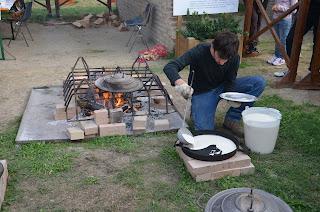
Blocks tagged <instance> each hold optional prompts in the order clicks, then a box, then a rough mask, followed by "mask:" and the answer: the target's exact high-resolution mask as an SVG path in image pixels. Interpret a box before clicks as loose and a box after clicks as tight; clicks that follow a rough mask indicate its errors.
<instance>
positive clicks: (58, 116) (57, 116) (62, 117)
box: [53, 111, 67, 121]
mask: <svg viewBox="0 0 320 212" xmlns="http://www.w3.org/2000/svg"><path fill="white" fill-rule="evenodd" d="M53 116H54V120H56V121H59V120H66V119H67V115H66V112H62V113H57V112H56V111H54V113H53Z"/></svg>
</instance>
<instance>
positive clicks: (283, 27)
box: [274, 19, 292, 59]
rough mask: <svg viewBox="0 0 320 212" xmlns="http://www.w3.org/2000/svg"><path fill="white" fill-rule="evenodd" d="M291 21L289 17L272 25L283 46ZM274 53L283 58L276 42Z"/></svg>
mask: <svg viewBox="0 0 320 212" xmlns="http://www.w3.org/2000/svg"><path fill="white" fill-rule="evenodd" d="M291 23H292V22H291V19H282V20H281V21H280V22H278V23H277V24H275V25H274V29H275V31H276V33H277V35H278V36H279V39H280V42H281V44H283V46H286V39H287V36H288V33H289V31H290V28H291ZM274 55H275V56H276V57H279V58H282V59H283V58H284V56H283V55H282V54H281V52H280V48H279V46H278V45H277V44H276V45H275V50H274Z"/></svg>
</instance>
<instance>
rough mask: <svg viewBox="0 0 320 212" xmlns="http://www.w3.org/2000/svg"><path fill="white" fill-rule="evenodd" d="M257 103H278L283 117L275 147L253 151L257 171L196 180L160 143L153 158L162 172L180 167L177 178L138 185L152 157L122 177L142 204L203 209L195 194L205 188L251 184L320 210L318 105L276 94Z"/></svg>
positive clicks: (155, 208)
mask: <svg viewBox="0 0 320 212" xmlns="http://www.w3.org/2000/svg"><path fill="white" fill-rule="evenodd" d="M258 105H260V106H267V107H273V108H277V109H279V110H280V111H281V113H282V116H283V118H282V121H281V127H280V134H279V139H278V141H277V146H276V149H275V151H274V153H273V154H269V155H257V154H251V157H252V161H253V164H254V165H255V167H256V172H255V174H254V175H250V176H241V177H225V178H222V179H219V180H216V181H213V182H200V183H195V182H194V180H193V179H192V178H191V176H190V174H189V173H188V172H187V170H186V168H185V167H184V165H183V163H182V161H181V159H180V158H179V157H178V155H177V154H176V152H175V150H174V148H172V144H168V145H165V146H164V147H163V148H162V150H161V153H160V156H159V158H158V159H157V160H152V161H150V162H149V163H152V164H153V163H156V164H157V169H158V170H159V172H167V173H176V174H177V176H176V177H177V179H178V181H177V182H176V183H173V184H171V183H168V182H163V181H159V182H154V183H152V186H149V187H146V186H144V187H143V186H136V183H139V185H140V183H141V180H142V179H143V170H144V167H145V166H146V165H147V164H148V161H144V162H139V163H132V165H133V166H134V169H133V170H126V171H124V172H122V173H121V175H120V176H118V177H120V180H119V181H121V182H124V183H125V184H127V185H129V186H134V187H135V188H136V189H137V195H138V197H137V198H138V199H140V202H139V207H140V208H139V210H146V211H149V210H152V211H177V210H178V211H199V210H200V208H199V207H198V205H197V199H198V198H199V197H200V196H201V195H202V194H203V193H208V194H209V195H210V196H213V195H214V194H216V193H217V192H219V191H221V190H224V189H229V188H234V187H253V188H257V189H262V190H265V191H267V192H270V193H272V194H274V195H276V196H279V197H280V198H282V199H283V200H284V201H286V202H287V203H288V204H289V205H290V206H291V207H292V208H293V209H294V211H319V210H320V206H319V204H318V200H319V198H320V184H319V183H316V182H320V165H319V164H320V158H319V148H320V144H319V142H316V141H319V140H320V134H319V133H318V127H319V126H320V108H319V107H315V106H312V105H300V106H297V105H294V104H293V103H292V102H290V101H285V100H282V99H281V98H279V97H277V96H267V97H264V98H262V99H261V100H260V101H259V102H258ZM168 136H170V134H168ZM172 136H175V135H172ZM137 164H140V166H137ZM156 174H157V173H155V175H156ZM203 198H205V200H202V202H206V201H207V200H208V199H209V196H208V195H206V196H203Z"/></svg>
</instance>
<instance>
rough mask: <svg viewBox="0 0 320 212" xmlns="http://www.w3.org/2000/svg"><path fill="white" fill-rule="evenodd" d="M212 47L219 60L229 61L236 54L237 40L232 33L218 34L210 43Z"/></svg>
mask: <svg viewBox="0 0 320 212" xmlns="http://www.w3.org/2000/svg"><path fill="white" fill-rule="evenodd" d="M212 47H213V48H214V50H215V51H217V52H218V54H219V56H220V58H221V59H230V58H231V57H233V56H235V55H237V53H238V49H239V39H238V37H237V35H236V34H234V33H232V32H220V33H218V34H217V36H216V37H215V39H214V40H213V41H212Z"/></svg>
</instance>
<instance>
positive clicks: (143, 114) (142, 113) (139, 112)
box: [135, 110, 148, 116]
mask: <svg viewBox="0 0 320 212" xmlns="http://www.w3.org/2000/svg"><path fill="white" fill-rule="evenodd" d="M135 115H136V116H146V115H148V112H147V111H140V110H139V111H137V112H136V113H135Z"/></svg>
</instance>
